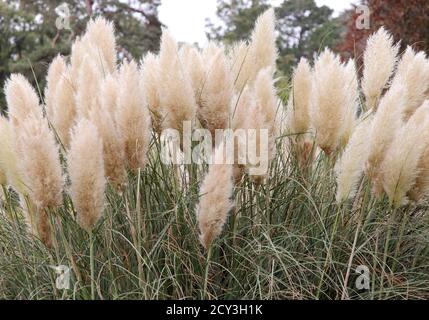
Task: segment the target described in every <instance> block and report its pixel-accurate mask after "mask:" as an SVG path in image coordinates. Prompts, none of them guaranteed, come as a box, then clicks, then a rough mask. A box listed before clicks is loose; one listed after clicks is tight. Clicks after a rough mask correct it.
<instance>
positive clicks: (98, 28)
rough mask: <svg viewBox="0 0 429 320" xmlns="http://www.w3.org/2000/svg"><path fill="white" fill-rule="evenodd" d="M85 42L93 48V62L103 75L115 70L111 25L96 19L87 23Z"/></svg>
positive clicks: (114, 42)
mask: <svg viewBox="0 0 429 320" xmlns="http://www.w3.org/2000/svg"><path fill="white" fill-rule="evenodd" d="M85 40H87V41H88V43H89V44H90V45H91V46H92V47H93V48H94V51H95V52H94V53H93V59H94V60H93V61H95V62H97V65H98V66H99V67H101V70H103V71H104V74H107V73H113V72H115V70H116V40H115V29H114V26H113V23H112V22H110V21H107V20H106V19H104V18H102V17H97V18H95V19H94V20H91V21H90V22H89V23H88V26H87V30H86V38H85Z"/></svg>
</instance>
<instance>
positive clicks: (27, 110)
mask: <svg viewBox="0 0 429 320" xmlns="http://www.w3.org/2000/svg"><path fill="white" fill-rule="evenodd" d="M4 91H5V95H6V102H7V106H8V111H9V119H10V120H11V122H12V124H13V125H14V126H15V127H18V126H19V124H20V123H21V122H22V121H24V120H25V118H27V117H28V116H29V115H30V114H32V115H35V116H37V117H42V109H41V107H40V105H39V98H38V96H37V93H36V91H35V90H34V88H33V87H32V85H31V84H30V83H29V82H28V80H27V79H26V78H25V77H24V76H23V75H21V74H12V75H11V76H10V79H9V80H7V81H6V84H5V89H4Z"/></svg>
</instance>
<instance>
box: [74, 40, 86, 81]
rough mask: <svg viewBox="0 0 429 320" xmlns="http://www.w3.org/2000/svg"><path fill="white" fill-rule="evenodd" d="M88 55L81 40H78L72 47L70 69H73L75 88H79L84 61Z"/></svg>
mask: <svg viewBox="0 0 429 320" xmlns="http://www.w3.org/2000/svg"><path fill="white" fill-rule="evenodd" d="M86 54H87V52H86V50H85V46H84V44H83V42H82V39H81V38H77V39H76V40H75V41H74V43H73V45H72V47H71V54H70V69H71V80H72V83H73V88H75V89H76V88H77V83H78V81H79V76H80V69H81V66H82V63H83V61H84V58H85V55H86Z"/></svg>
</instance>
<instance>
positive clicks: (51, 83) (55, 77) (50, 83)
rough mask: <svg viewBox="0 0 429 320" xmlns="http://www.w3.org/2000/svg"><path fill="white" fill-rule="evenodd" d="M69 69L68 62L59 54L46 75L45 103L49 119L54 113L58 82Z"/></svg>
mask: <svg viewBox="0 0 429 320" xmlns="http://www.w3.org/2000/svg"><path fill="white" fill-rule="evenodd" d="M66 70H67V64H66V61H65V60H64V58H63V57H62V56H61V55H58V56H56V57H55V58H54V60H53V61H52V62H51V64H50V65H49V69H48V75H47V76H46V87H45V105H46V113H47V115H48V119H49V120H51V119H52V118H53V113H54V99H55V98H54V97H55V94H56V89H57V87H58V83H59V82H60V81H61V79H62V77H63V76H64V75H65V73H66Z"/></svg>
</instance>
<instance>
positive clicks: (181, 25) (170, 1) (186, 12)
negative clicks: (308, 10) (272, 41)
mask: <svg viewBox="0 0 429 320" xmlns="http://www.w3.org/2000/svg"><path fill="white" fill-rule="evenodd" d="M271 2H272V3H273V4H276V3H279V2H281V1H279V0H272V1H271ZM353 2H355V1H354V0H316V3H317V5H319V6H321V5H327V6H329V7H331V8H332V9H334V11H335V15H338V14H339V13H340V12H341V11H343V10H344V9H347V8H349V7H350V6H351V3H353ZM159 17H160V19H161V21H162V22H163V23H164V24H165V25H166V26H167V27H168V29H169V30H170V32H171V33H172V34H173V36H174V37H175V38H176V39H177V40H178V41H181V42H189V43H194V42H198V43H199V44H201V45H202V44H204V43H205V42H206V41H207V38H206V35H205V24H206V23H205V20H206V18H210V19H211V20H212V21H216V0H180V1H179V0H162V4H161V6H160V9H159Z"/></svg>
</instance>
